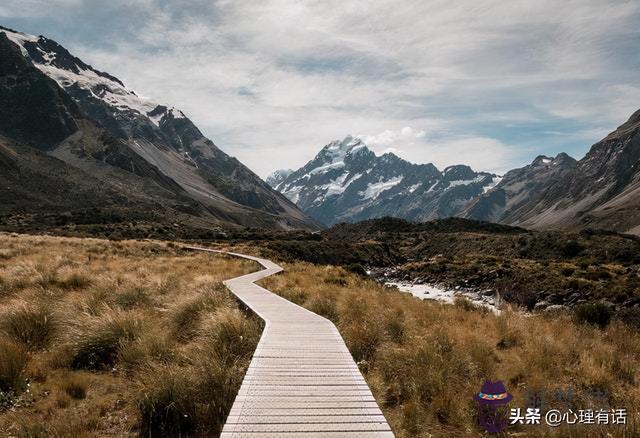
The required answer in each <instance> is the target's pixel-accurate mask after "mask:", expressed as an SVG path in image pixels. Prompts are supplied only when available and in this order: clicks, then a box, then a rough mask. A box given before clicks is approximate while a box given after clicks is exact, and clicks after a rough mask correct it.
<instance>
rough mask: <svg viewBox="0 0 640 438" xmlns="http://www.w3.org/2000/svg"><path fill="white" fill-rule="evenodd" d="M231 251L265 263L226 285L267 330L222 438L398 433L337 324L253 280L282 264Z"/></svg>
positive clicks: (263, 334)
mask: <svg viewBox="0 0 640 438" xmlns="http://www.w3.org/2000/svg"><path fill="white" fill-rule="evenodd" d="M191 249H202V248H194V247H191ZM208 251H213V250H208ZM214 252H218V251H214ZM228 254H230V255H234V256H238V257H243V258H245V259H250V260H254V261H256V262H258V263H260V264H261V265H262V266H263V267H264V268H265V269H264V270H262V271H258V272H254V273H251V274H248V275H243V276H242V277H237V278H234V279H231V280H227V281H225V282H224V283H225V285H226V286H227V287H228V288H229V289H230V290H231V292H233V293H234V294H235V295H236V296H237V297H238V298H239V299H240V300H242V301H243V302H244V303H245V304H246V305H247V306H249V307H250V308H251V309H252V310H253V311H254V312H255V313H257V314H258V315H259V316H260V317H261V318H262V319H263V320H264V322H265V327H264V332H263V333H262V337H261V338H260V342H259V343H258V347H257V348H256V351H255V353H254V355H253V359H252V360H251V364H250V365H249V369H248V370H247V374H246V375H245V377H244V380H243V382H242V386H241V387H240V391H239V392H238V395H237V396H236V399H235V401H234V403H233V407H232V408H231V412H230V413H229V417H228V418H227V421H226V424H225V426H224V429H223V430H222V435H221V436H222V437H248V438H254V437H255V438H257V437H267V436H282V437H298V436H302V437H393V436H394V435H393V432H391V428H390V427H389V425H388V424H387V421H386V420H385V418H384V416H383V415H382V412H381V411H380V408H379V407H378V405H377V404H376V401H375V400H374V398H373V395H372V394H371V391H370V390H369V387H368V386H367V383H366V382H365V381H364V378H363V377H362V374H361V373H360V370H359V369H358V366H357V365H356V364H355V362H354V360H353V358H352V357H351V354H350V353H349V350H347V347H346V345H345V343H344V341H343V340H342V337H341V336H340V334H339V333H338V330H337V329H336V327H335V326H334V325H333V323H332V322H330V321H329V320H327V319H325V318H323V317H321V316H319V315H316V314H315V313H313V312H310V311H308V310H306V309H304V308H302V307H300V306H298V305H296V304H293V303H292V302H290V301H287V300H285V299H284V298H282V297H280V296H278V295H276V294H274V293H272V292H269V291H268V290H267V289H264V288H262V287H260V286H258V285H256V284H254V282H255V281H257V280H260V279H262V278H265V277H268V276H270V275H273V274H276V273H278V272H281V271H282V270H283V269H282V268H281V267H280V266H278V265H276V264H275V263H273V262H271V261H269V260H265V259H261V258H258V257H251V256H247V255H243V254H235V253H228Z"/></svg>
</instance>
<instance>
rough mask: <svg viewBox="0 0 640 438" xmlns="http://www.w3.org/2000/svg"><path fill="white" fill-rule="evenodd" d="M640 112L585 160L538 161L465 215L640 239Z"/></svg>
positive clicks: (516, 172) (509, 176)
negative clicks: (594, 229)
mask: <svg viewBox="0 0 640 438" xmlns="http://www.w3.org/2000/svg"><path fill="white" fill-rule="evenodd" d="M639 164H640V110H639V111H636V112H635V113H634V114H633V115H632V116H631V117H630V118H629V120H628V121H627V122H626V123H624V124H623V125H621V126H620V127H619V128H618V129H616V130H615V131H613V132H612V133H611V134H609V135H608V136H607V137H605V138H604V139H603V140H601V141H599V142H598V143H596V144H594V145H593V146H592V147H591V150H590V151H589V152H588V153H587V154H586V155H585V157H584V158H582V159H581V160H579V161H575V160H573V159H572V158H570V157H569V156H567V155H566V154H560V155H558V156H557V157H556V158H555V159H551V158H546V157H538V158H537V159H536V160H535V161H534V162H533V164H531V165H529V166H526V167H524V168H522V169H516V170H512V171H510V172H508V173H507V174H506V175H505V177H504V179H503V180H502V181H501V182H500V184H498V185H497V186H496V187H495V188H494V189H493V190H491V191H489V192H487V193H486V194H484V195H482V196H480V198H479V199H477V200H476V201H475V202H474V203H473V204H472V205H471V206H470V207H469V208H468V209H467V211H466V212H465V213H464V216H466V217H469V218H475V219H481V220H488V221H497V222H502V223H506V224H512V225H520V226H523V227H526V228H537V229H549V228H561V229H581V228H599V229H606V230H614V231H619V232H625V233H630V234H640V214H639V213H640V169H639Z"/></svg>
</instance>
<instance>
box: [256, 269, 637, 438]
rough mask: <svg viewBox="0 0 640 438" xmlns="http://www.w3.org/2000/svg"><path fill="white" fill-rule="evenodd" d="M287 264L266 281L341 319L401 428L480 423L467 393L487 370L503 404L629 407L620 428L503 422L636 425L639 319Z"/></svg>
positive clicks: (401, 432)
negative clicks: (454, 294)
mask: <svg viewBox="0 0 640 438" xmlns="http://www.w3.org/2000/svg"><path fill="white" fill-rule="evenodd" d="M284 267H285V272H284V273H283V274H282V275H278V276H274V277H269V278H267V279H264V280H263V281H262V285H263V286H265V287H267V288H269V289H270V290H272V291H274V292H276V293H279V294H280V295H282V296H283V297H285V298H287V299H289V300H291V301H294V302H296V303H298V304H300V305H302V306H304V307H306V308H308V309H310V310H312V311H314V312H316V313H318V314H320V315H323V316H325V317H327V318H328V319H330V320H332V321H333V322H334V323H335V324H336V325H337V327H338V329H339V331H340V333H341V334H342V336H343V337H344V339H345V341H346V343H347V346H348V347H349V350H350V351H351V353H352V355H353V356H354V358H355V360H356V362H358V364H359V366H360V369H361V370H362V372H363V374H364V376H365V378H366V380H367V382H368V383H369V385H370V387H371V389H372V391H373V393H374V396H375V397H376V399H377V400H378V402H379V404H380V405H381V407H382V409H383V411H384V413H385V415H386V417H387V419H388V420H389V422H390V424H391V426H392V428H393V430H394V432H395V433H396V435H397V436H400V437H408V436H424V437H427V436H465V435H472V436H473V435H479V429H478V428H477V427H476V415H475V405H474V402H473V400H472V397H473V395H474V394H475V393H476V392H478V391H479V389H480V387H481V386H482V383H483V381H484V380H485V379H489V378H490V379H492V380H495V379H500V380H502V381H503V382H504V383H505V385H506V387H507V389H508V391H509V392H510V393H512V394H513V395H514V399H513V401H512V402H511V407H523V408H524V407H526V406H536V405H537V404H539V403H540V402H541V403H543V406H542V409H543V410H546V409H550V408H558V409H561V410H563V412H564V411H566V410H567V409H573V410H574V411H575V412H577V411H578V409H599V408H603V409H611V408H626V409H627V410H628V412H629V414H628V415H629V416H630V417H631V416H632V415H635V416H636V424H635V425H632V424H628V426H627V428H626V429H625V428H624V426H609V427H608V428H604V429H599V427H598V426H592V425H588V426H582V427H579V426H571V427H566V428H564V429H562V428H561V429H551V428H546V429H544V428H542V427H535V426H520V427H515V426H514V427H512V428H510V429H509V431H510V432H520V433H522V434H524V435H525V436H526V435H534V436H539V435H540V434H545V433H549V434H553V435H560V436H575V437H582V436H606V435H601V434H606V433H611V434H612V435H611V436H629V437H630V436H638V434H640V424H639V423H637V421H639V420H640V417H639V416H638V415H639V414H638V413H639V411H640V387H639V386H638V381H639V379H640V373H639V370H640V333H639V332H638V331H637V329H634V328H631V327H629V326H627V325H625V324H623V323H621V322H619V321H614V322H612V323H611V324H609V325H608V326H607V327H606V328H603V329H602V328H599V327H598V326H593V325H589V324H581V323H578V322H576V320H575V318H574V317H573V316H571V315H570V314H559V315H549V314H547V315H533V316H526V315H524V314H522V313H518V312H513V311H509V310H506V311H504V312H503V313H502V314H501V315H499V316H496V315H494V314H493V313H490V312H488V311H483V310H481V309H476V308H474V307H473V306H472V305H470V303H469V302H467V301H458V302H456V304H455V305H442V304H439V303H435V302H426V301H421V300H419V299H417V298H414V297H412V296H410V295H408V294H403V293H400V292H397V291H395V290H390V289H388V288H384V287H382V286H380V285H379V284H377V283H375V282H373V281H371V280H369V279H367V278H365V277H362V276H359V275H357V274H353V273H350V272H348V271H346V270H345V269H342V268H339V267H331V266H318V265H312V264H307V263H291V264H285V265H284ZM628 422H629V423H631V418H629V421H628ZM521 436H522V435H521Z"/></svg>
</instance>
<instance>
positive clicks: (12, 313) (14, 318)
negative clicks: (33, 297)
mask: <svg viewBox="0 0 640 438" xmlns="http://www.w3.org/2000/svg"><path fill="white" fill-rule="evenodd" d="M0 330H2V331H3V332H4V333H6V334H7V335H8V336H10V337H12V338H13V339H15V340H17V341H20V342H22V343H24V344H25V345H26V346H27V348H29V349H30V350H40V349H43V348H46V347H47V346H49V344H50V343H51V341H52V339H53V336H54V334H55V332H56V330H57V324H56V319H55V316H54V315H53V314H52V312H51V311H50V310H49V309H47V308H46V307H45V306H44V305H43V304H40V305H37V306H27V305H24V304H23V305H18V306H15V307H14V308H12V309H10V310H9V311H8V312H7V313H5V314H4V315H2V316H1V317H0Z"/></svg>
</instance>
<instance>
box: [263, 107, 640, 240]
mask: <svg viewBox="0 0 640 438" xmlns="http://www.w3.org/2000/svg"><path fill="white" fill-rule="evenodd" d="M639 131H640V111H637V112H636V113H635V114H633V115H632V116H631V118H630V119H629V120H628V121H627V122H626V123H625V124H623V125H622V126H620V127H619V128H618V129H617V130H615V131H614V132H612V133H611V134H609V135H608V136H607V137H606V138H605V139H603V140H602V141H600V142H598V143H596V144H595V145H593V146H592V148H591V150H590V151H589V153H587V155H586V156H585V157H584V158H583V159H581V160H579V161H576V160H575V159H573V158H571V157H570V156H568V155H567V154H565V153H561V154H559V155H557V156H556V157H546V156H539V157H537V158H536V159H535V160H533V162H532V163H531V164H530V165H528V166H525V167H523V168H519V169H514V170H511V171H509V172H507V173H506V174H505V175H504V176H503V177H500V176H497V175H494V174H491V173H487V172H476V171H474V170H472V169H471V168H470V167H468V166H464V165H457V166H450V167H448V168H446V169H444V170H443V171H440V170H438V169H437V168H436V167H435V166H434V165H433V164H412V163H409V162H407V161H405V160H403V159H401V158H399V157H397V156H395V155H393V154H390V153H388V154H384V155H382V156H379V157H378V156H376V155H375V154H374V153H373V152H372V151H371V150H369V149H368V148H367V146H366V145H365V144H364V143H363V142H362V141H361V140H359V139H357V138H352V137H350V136H349V137H347V138H345V139H344V140H342V141H334V142H331V143H329V144H328V145H326V146H325V147H323V148H322V149H321V150H320V152H319V153H318V154H317V155H316V157H315V158H314V159H313V160H311V161H309V162H308V163H307V164H306V165H304V166H303V167H302V168H300V169H298V170H295V171H290V170H287V171H278V172H276V173H274V174H273V175H272V176H270V177H269V178H268V179H267V181H269V183H270V184H271V185H272V187H274V188H275V189H277V190H278V191H280V192H281V193H283V194H284V195H286V196H287V197H288V198H289V199H290V200H291V201H293V202H295V203H296V204H297V205H298V206H299V207H300V208H301V209H302V210H303V211H305V212H307V213H308V214H309V215H311V216H313V217H314V218H316V219H317V220H319V221H321V222H323V223H324V224H326V225H333V224H335V223H338V222H356V221H359V220H363V219H371V218H378V217H383V216H394V217H399V218H404V219H409V220H416V221H426V220H430V219H437V218H445V217H451V216H457V217H464V218H469V219H478V220H483V221H489V222H497V223H504V224H509V225H519V226H522V227H527V228H537V229H544V228H549V229H574V230H575V229H581V228H587V227H591V228H601V229H609V230H615V231H620V232H627V233H631V234H640V162H639V160H640V135H638V133H639Z"/></svg>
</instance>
